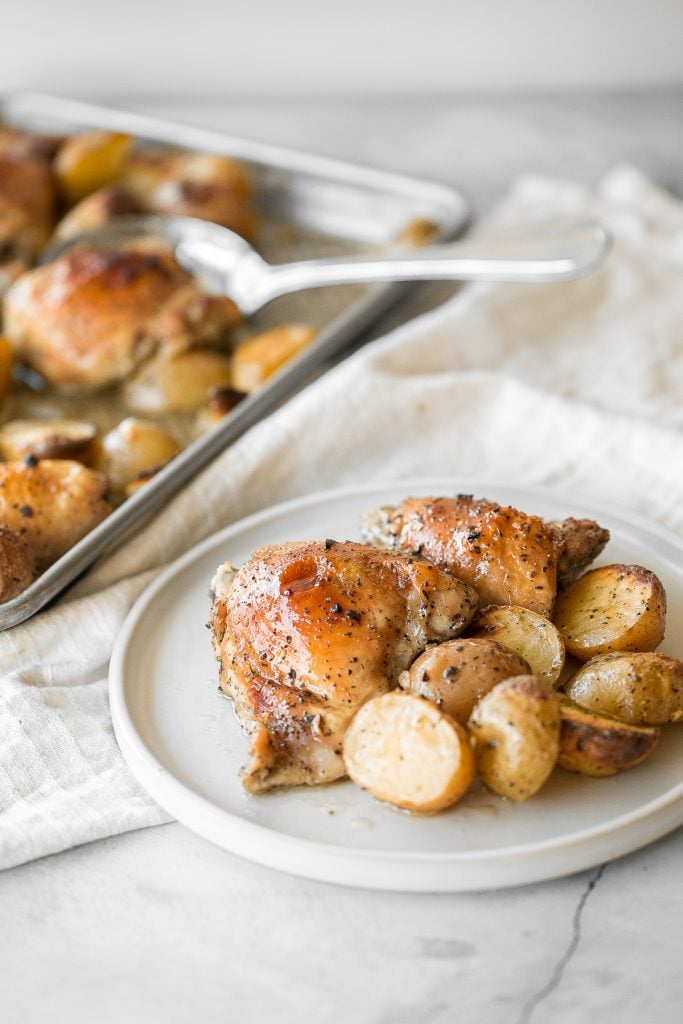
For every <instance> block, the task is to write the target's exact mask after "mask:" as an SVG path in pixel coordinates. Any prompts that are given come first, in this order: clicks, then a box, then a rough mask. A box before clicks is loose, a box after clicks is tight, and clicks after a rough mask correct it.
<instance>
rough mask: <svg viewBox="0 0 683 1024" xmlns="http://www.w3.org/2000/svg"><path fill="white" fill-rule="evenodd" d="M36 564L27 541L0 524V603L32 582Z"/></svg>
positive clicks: (14, 595) (15, 594)
mask: <svg viewBox="0 0 683 1024" xmlns="http://www.w3.org/2000/svg"><path fill="white" fill-rule="evenodd" d="M35 575H36V564H35V560H34V558H33V552H32V551H31V547H30V545H29V544H28V542H27V541H26V540H25V539H24V538H23V537H22V536H20V535H19V534H18V533H15V531H14V530H9V529H8V528H7V527H6V526H0V604H2V603H3V602H4V601H9V600H10V599H11V598H12V597H16V596H17V594H20V593H21V592H22V590H26V588H27V587H28V586H29V585H30V584H31V583H32V582H33V580H34V579H35Z"/></svg>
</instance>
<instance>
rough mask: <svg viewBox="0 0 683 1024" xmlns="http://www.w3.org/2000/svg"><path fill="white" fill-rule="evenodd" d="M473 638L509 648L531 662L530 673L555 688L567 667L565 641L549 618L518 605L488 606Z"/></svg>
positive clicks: (475, 624) (476, 620)
mask: <svg viewBox="0 0 683 1024" xmlns="http://www.w3.org/2000/svg"><path fill="white" fill-rule="evenodd" d="M470 635H471V636H473V637H486V638H487V639H489V640H496V641H497V642H498V643H499V644H503V645H504V646H505V647H509V648H510V649H511V650H513V651H515V652H516V653H517V654H519V656H520V657H521V658H524V660H525V661H527V662H528V663H529V666H530V668H531V672H532V674H533V675H535V676H540V677H541V679H545V680H547V681H548V682H549V683H551V684H552V685H554V684H555V683H556V682H557V680H558V679H559V678H560V675H561V673H562V669H563V668H564V640H563V639H562V637H561V636H560V633H559V632H558V630H557V629H556V628H555V626H554V625H553V624H552V622H549V621H548V619H544V618H543V616H542V615H538V614H537V613H536V612H532V611H531V610H530V609H529V608H522V607H521V606H519V605H514V604H509V605H493V604H491V605H489V606H488V608H484V609H482V611H480V612H479V614H478V615H477V617H476V618H475V620H474V622H473V624H472V632H471V634H470Z"/></svg>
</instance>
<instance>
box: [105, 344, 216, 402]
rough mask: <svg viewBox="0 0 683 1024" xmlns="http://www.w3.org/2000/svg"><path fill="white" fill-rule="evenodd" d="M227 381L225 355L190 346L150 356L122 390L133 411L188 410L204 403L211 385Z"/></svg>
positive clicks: (213, 386)
mask: <svg viewBox="0 0 683 1024" xmlns="http://www.w3.org/2000/svg"><path fill="white" fill-rule="evenodd" d="M231 383H232V361H231V359H230V358H229V356H226V355H224V354H223V353H221V352H214V351H213V350H211V349H192V350H191V351H189V352H181V353H180V355H176V356H165V355H158V356H155V357H154V358H153V359H150V360H149V361H148V362H146V363H144V364H143V365H142V366H141V367H140V369H139V370H138V371H137V373H135V374H134V375H133V376H132V377H131V378H130V380H129V381H128V383H127V384H126V386H125V391H124V393H125V398H126V402H127V403H128V405H129V406H130V408H131V409H133V410H134V411H135V412H142V413H168V412H188V411H190V410H192V409H198V408H200V406H203V405H206V402H207V398H208V395H209V391H210V390H211V388H216V387H220V388H223V387H228V386H230V384H231Z"/></svg>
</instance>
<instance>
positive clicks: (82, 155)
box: [53, 131, 133, 205]
mask: <svg viewBox="0 0 683 1024" xmlns="http://www.w3.org/2000/svg"><path fill="white" fill-rule="evenodd" d="M132 146H133V139H132V138H131V136H130V135H126V134H124V133H123V132H103V131H95V132H84V134H83V135H72V136H71V137H70V138H68V139H67V140H66V142H64V143H63V144H62V145H61V146H60V147H59V150H58V152H57V156H56V157H55V161H54V164H53V167H54V171H55V175H56V177H57V183H58V185H59V190H60V192H61V193H62V195H63V196H64V198H65V199H66V201H67V203H69V205H73V203H77V202H79V200H81V199H84V198H85V196H87V195H90V193H91V192H95V191H96V190H97V189H98V188H102V187H103V186H104V185H109V183H110V182H112V181H115V180H116V179H117V178H119V177H120V176H121V174H122V172H123V168H124V166H125V163H126V158H127V156H128V153H129V152H130V150H131V148H132Z"/></svg>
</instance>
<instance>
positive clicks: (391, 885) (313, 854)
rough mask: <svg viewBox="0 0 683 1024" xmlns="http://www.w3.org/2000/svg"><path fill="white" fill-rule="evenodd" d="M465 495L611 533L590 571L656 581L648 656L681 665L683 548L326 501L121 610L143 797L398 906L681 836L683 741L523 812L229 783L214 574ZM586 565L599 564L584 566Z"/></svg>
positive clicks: (127, 694)
mask: <svg viewBox="0 0 683 1024" xmlns="http://www.w3.org/2000/svg"><path fill="white" fill-rule="evenodd" d="M458 492H466V493H476V494H481V495H486V496H487V497H490V498H494V499H495V500H497V501H501V502H505V503H509V504H512V505H516V506H518V507H520V508H523V509H524V510H525V511H527V512H532V513H535V514H538V515H540V516H543V517H545V518H552V519H555V518H564V517H565V516H569V515H575V516H588V517H591V518H595V519H597V520H599V522H600V523H602V524H603V525H604V526H607V527H609V529H610V530H611V532H612V540H611V542H610V544H609V546H608V548H607V550H606V552H605V554H604V555H603V557H602V559H600V561H601V562H603V563H605V562H635V563H640V564H643V565H646V566H648V567H649V568H651V569H653V570H654V571H655V572H657V573H658V574H659V576H660V577H661V579H662V581H663V583H664V586H665V588H666V591H667V595H668V599H669V614H668V628H667V638H666V640H665V642H664V644H663V647H662V650H664V651H665V652H667V653H669V654H673V655H675V656H677V657H683V545H681V544H680V542H679V541H678V540H677V539H676V538H675V537H674V536H672V535H669V534H667V533H666V532H664V531H662V530H661V529H658V528H652V527H649V526H648V524H647V523H645V522H643V521H640V520H636V519H633V518H626V517H624V516H622V515H620V514H619V513H617V512H615V511H613V510H610V509H605V508H596V507H594V506H592V505H583V504H582V503H581V502H580V501H577V500H574V499H573V498H565V497H562V496H558V495H556V494H553V493H551V492H548V491H537V490H533V489H530V488H520V487H513V486H505V485H499V484H495V483H491V482H481V481H472V480H469V481H468V480H453V479H436V480H434V479H430V480H408V481H404V482H400V483H394V484H388V485H385V486H379V485H375V486H371V487H363V488H356V489H354V490H344V491H337V492H328V493H326V494H320V495H315V496H312V497H308V498H304V499H301V500H297V501H292V502H288V503H287V504H284V505H279V506H277V507H275V508H272V509H269V510H267V511H265V512H260V513H258V514H256V515H254V516H250V517H249V518H248V519H245V520H243V521H242V522H240V523H236V524H235V525H234V526H231V527H228V528H227V529H226V530H223V531H221V532H220V533H218V534H216V535H215V536H214V537H211V538H210V539H209V540H207V541H205V542H204V543H202V544H200V545H199V546H198V547H196V548H195V549H194V550H192V551H190V552H188V553H187V554H186V555H185V556H184V557H182V558H181V559H179V561H177V562H176V563H175V564H174V565H172V566H171V567H170V568H169V569H168V570H167V571H166V572H164V573H163V575H162V576H160V577H159V579H158V580H156V581H155V583H154V584H153V586H151V587H150V588H149V590H147V591H146V592H145V594H144V595H143V596H142V597H141V599H140V600H139V601H138V602H137V604H136V605H135V607H134V608H133V609H132V611H131V613H130V615H129V617H128V619H127V621H126V623H125V626H124V628H123V630H122V633H121V635H120V637H119V639H118V642H117V645H116V649H115V651H114V655H113V657H112V662H111V671H110V684H111V685H110V692H111V708H112V715H113V719H114V728H115V730H116V736H117V738H118V741H119V744H120V746H121V750H122V751H123V754H124V757H125V758H126V760H127V761H128V764H129V765H130V767H131V768H132V770H133V772H134V773H135V775H136V776H137V778H138V779H139V780H140V782H141V783H142V784H143V786H144V787H145V788H146V789H147V790H148V791H149V792H150V793H151V794H152V796H154V797H155V798H156V799H157V800H158V801H159V803H160V804H161V805H162V806H163V807H165V808H166V810H167V811H169V813H170V814H172V815H174V816H175V817H177V818H178V820H179V821H181V822H183V823H184V824H185V825H187V826H188V827H189V828H191V829H193V830H194V831H196V832H198V833H199V834H200V835H202V836H205V837H206V838H207V839H210V840H212V841H213V842H214V843H217V844H218V845H219V846H222V847H224V848H225V849H226V850H230V851H231V852H233V853H236V854H239V855H240V856H243V857H247V858H250V859H251V860H254V861H257V862H259V863H260V864H265V865H268V866H269V867H273V868H278V869H280V870H283V871H288V872H291V873H292V874H297V875H303V876H305V877H308V878H315V879H321V880H324V881H327V882H337V883H341V884H347V885H356V886H364V887H367V888H373V889H392V890H402V891H406V892H434V891H442V892H456V891H464V890H473V889H483V888H495V887H505V886H512V885H521V884H524V883H529V882H538V881H541V880H543V879H547V878H555V877H558V876H560V875H565V874H571V873H572V872H575V871H579V870H581V869H584V868H587V867H590V866H593V865H595V864H598V863H601V862H603V861H605V860H608V859H610V858H613V857H618V856H620V855H622V854H625V853H628V852H630V851H632V850H635V849H638V848H639V847H641V846H644V845H645V844H646V843H649V842H651V841H652V840H654V839H656V838H658V837H659V836H662V835H664V834H665V833H666V832H669V831H671V830H672V829H674V828H675V827H676V826H678V825H680V824H683V782H682V781H681V780H682V779H683V729H681V727H678V728H677V727H674V726H670V727H668V729H665V730H664V733H663V736H662V739H661V741H660V744H659V746H658V748H657V750H656V751H655V753H654V755H653V756H652V757H651V758H650V760H649V761H647V762H646V763H645V764H644V765H642V766H641V767H639V768H637V769H635V770H634V771H631V772H625V773H623V774H622V775H620V776H616V777H615V778H612V779H588V778H583V777H580V776H578V775H572V774H569V773H567V772H563V771H561V770H559V769H558V770H557V771H556V772H555V773H554V774H553V776H552V778H551V780H550V781H549V782H548V783H547V784H546V786H545V787H544V788H543V790H542V791H541V792H540V793H539V794H537V796H535V797H534V798H533V799H532V800H529V801H528V802H527V803H524V804H512V803H507V802H505V801H503V800H500V799H498V798H497V797H494V796H492V795H491V794H490V793H488V792H487V791H485V790H484V789H483V787H481V786H480V785H479V787H478V788H477V786H476V785H475V787H474V789H473V790H472V792H471V793H470V794H469V795H468V796H467V797H466V798H465V799H464V800H463V801H462V802H461V803H460V804H458V805H457V806H456V807H455V808H453V809H451V810H450V811H447V812H445V813H443V814H441V815H437V816H435V817H431V818H419V817H411V816H409V815H407V814H405V813H402V812H400V811H397V810H394V809H393V808H391V807H388V806H384V805H382V804H379V803H377V802H376V801H375V800H373V798H372V797H371V796H369V795H368V794H367V793H365V792H362V791H361V790H359V789H357V788H356V787H355V786H354V785H353V784H352V783H350V782H348V781H344V782H337V783H334V784H332V785H330V786H323V787H317V788H310V789H307V788H300V789H295V790H289V791H282V792H274V793H270V794H267V795H265V796H259V797H249V796H246V795H245V793H244V791H243V790H242V787H241V784H240V781H239V769H240V765H241V764H242V762H243V761H244V760H245V753H246V741H245V739H244V737H243V735H242V732H241V730H240V728H239V726H238V724H237V721H236V719H235V717H234V714H233V711H232V708H231V705H230V703H229V702H228V701H227V700H225V699H224V698H222V697H221V696H220V695H219V694H218V692H217V665H216V662H215V660H214V656H213V653H212V651H211V647H210V643H209V635H208V632H207V629H206V621H207V617H208V610H209V598H208V589H209V583H210V580H211V577H212V575H213V572H214V570H215V568H216V566H217V565H218V564H219V563H221V562H223V561H225V559H226V558H229V559H230V560H231V561H232V562H234V563H235V564H237V565H239V564H240V563H241V562H243V561H244V560H245V559H246V558H247V557H248V556H249V554H250V553H251V551H252V550H253V549H254V548H255V547H258V546H259V545H261V544H269V543H274V542H280V541H285V540H305V539H311V538H321V537H335V538H338V539H347V538H355V537H358V536H359V530H358V523H359V516H360V513H361V512H362V510H363V509H364V508H367V507H368V506H374V505H378V504H386V503H395V502H397V501H399V500H400V499H401V498H403V497H405V496H406V495H409V494H410V495H430V494H432V495H433V494H454V493H458ZM598 564H599V563H598Z"/></svg>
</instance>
